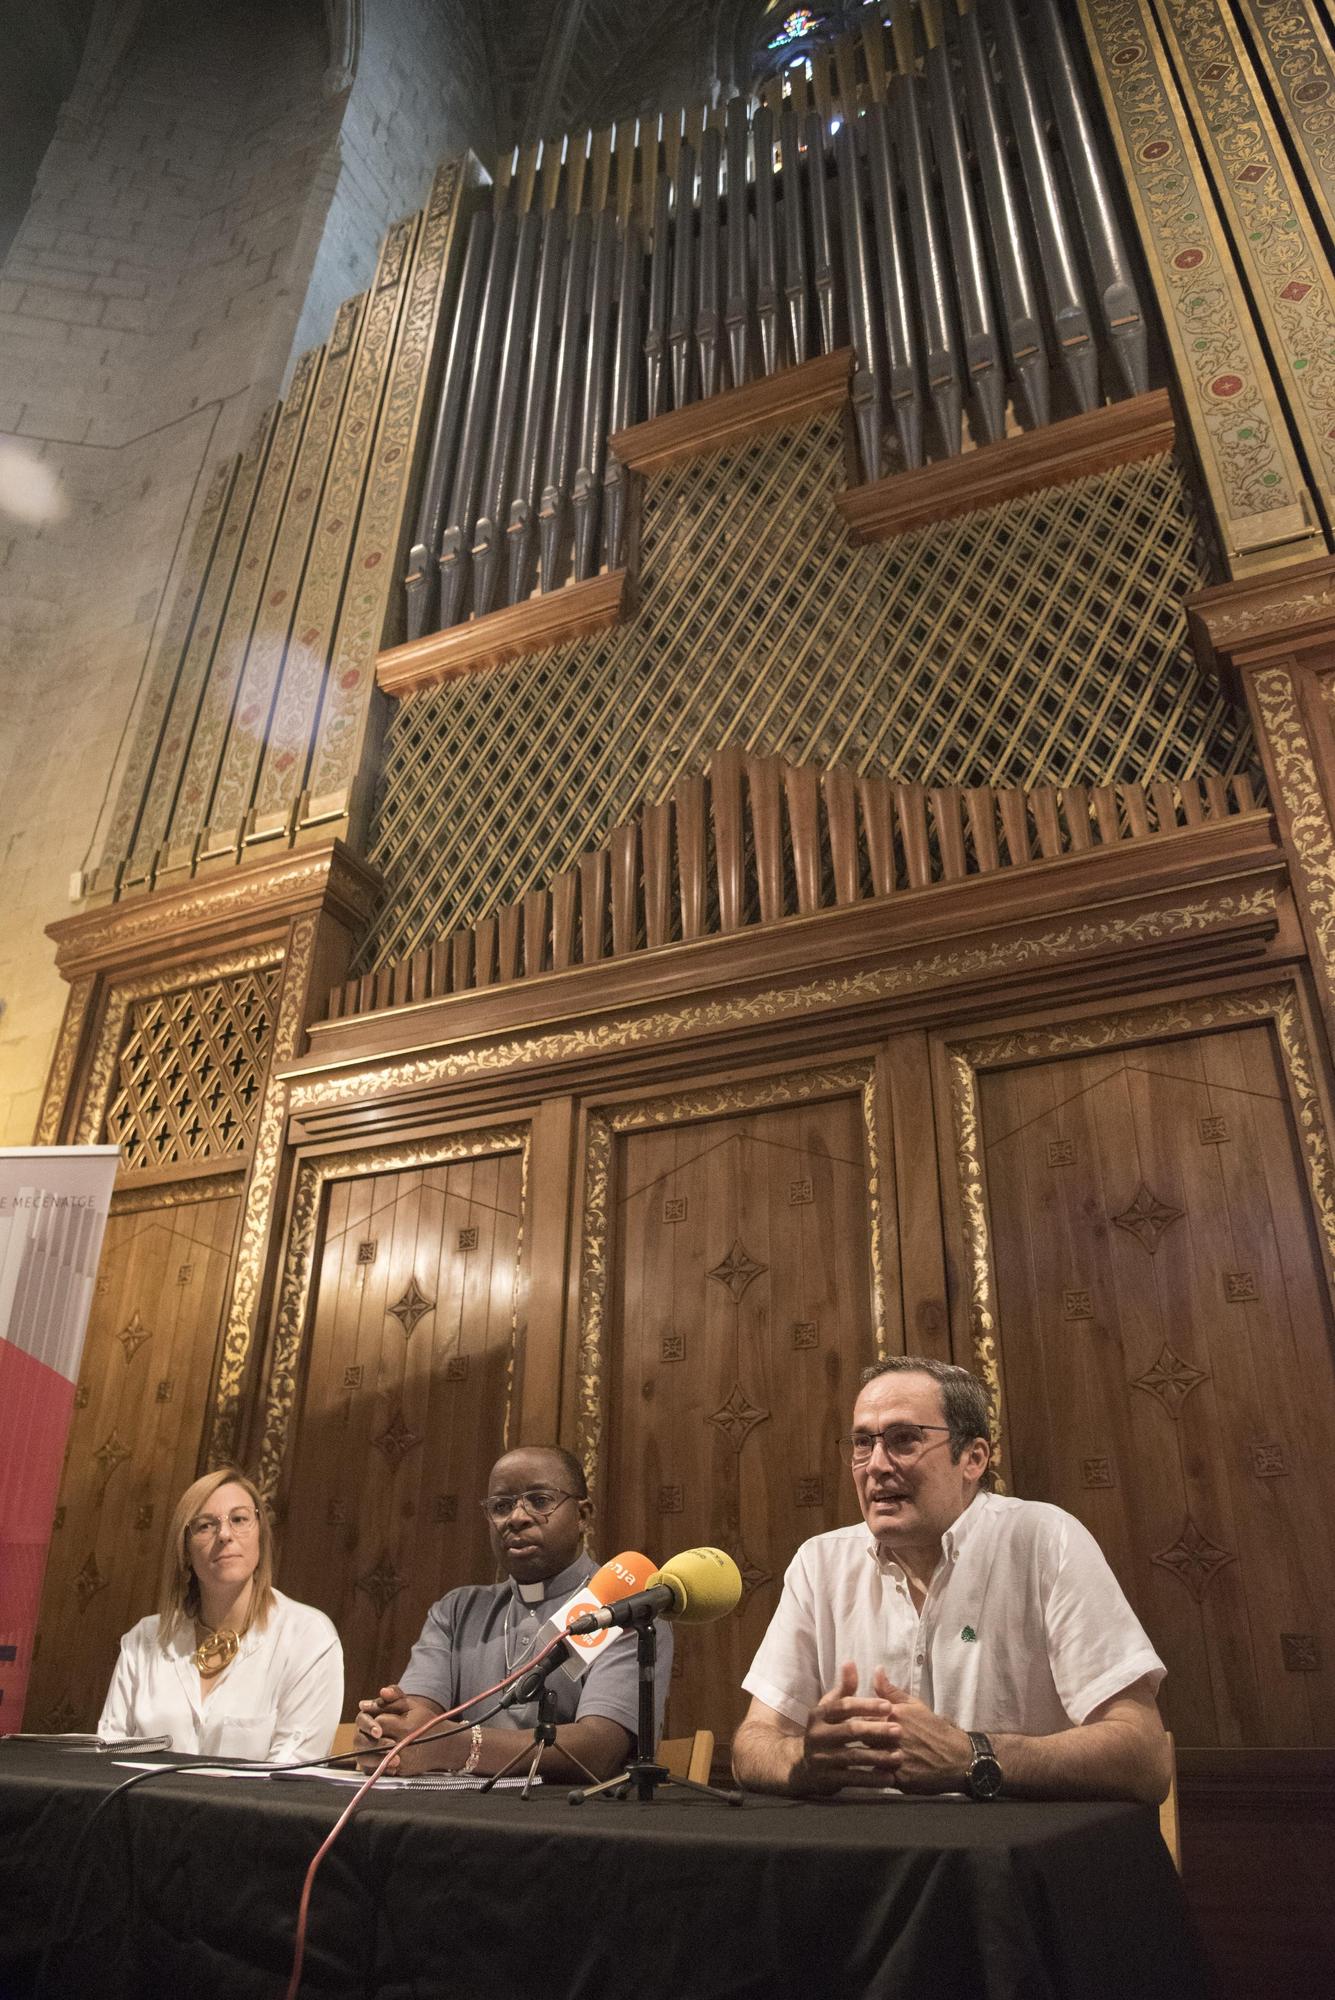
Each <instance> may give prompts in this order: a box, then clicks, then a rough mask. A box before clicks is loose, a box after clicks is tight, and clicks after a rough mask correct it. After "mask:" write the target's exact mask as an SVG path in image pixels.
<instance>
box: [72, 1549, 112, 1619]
mask: <svg viewBox="0 0 1335 2000" xmlns="http://www.w3.org/2000/svg"><path fill="white" fill-rule="evenodd" d="M106 1587H107V1578H106V1577H104V1576H103V1574H102V1572H101V1570H100V1569H99V1568H98V1566H97V1557H96V1556H95V1555H94V1554H93V1553H92V1552H91V1550H90V1551H89V1553H88V1555H87V1556H86V1557H85V1558H84V1565H83V1568H82V1569H81V1570H80V1571H79V1574H78V1575H77V1576H76V1577H75V1579H74V1594H75V1596H76V1597H77V1598H78V1600H79V1609H80V1611H86V1610H87V1609H88V1607H89V1605H90V1604H91V1603H92V1601H93V1599H94V1598H95V1597H96V1596H97V1593H98V1591H99V1590H105V1589H106Z"/></svg>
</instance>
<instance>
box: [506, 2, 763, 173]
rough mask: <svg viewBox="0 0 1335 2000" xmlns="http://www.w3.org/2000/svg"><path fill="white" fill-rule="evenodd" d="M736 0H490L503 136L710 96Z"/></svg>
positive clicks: (537, 133)
mask: <svg viewBox="0 0 1335 2000" xmlns="http://www.w3.org/2000/svg"><path fill="white" fill-rule="evenodd" d="M737 11H738V6H737V0H504V4H497V3H496V0H491V4H489V5H487V7H486V29H487V34H488V37H489V41H490V47H491V54H492V62H491V68H492V74H493V76H494V78H495V83H496V96H497V116H498V121H499V123H500V125H501V128H502V139H503V142H509V143H513V142H515V141H517V140H523V139H532V138H538V137H541V136H543V135H551V136H555V135H556V134H557V133H560V132H567V131H571V130H573V129H574V128H575V127H577V126H586V125H594V126H603V125H607V124H609V123H611V121H612V120H613V119H617V118H632V117H634V116H635V115H636V114H637V113H640V112H647V111H656V110H658V109H660V108H662V107H664V106H667V105H671V104H681V103H685V102H689V101H691V100H693V99H694V100H698V99H700V98H702V97H704V96H706V95H708V93H709V91H710V88H711V85H712V83H713V80H714V77H715V73H716V66H717V65H716V46H717V39H718V33H719V27H720V22H721V20H724V19H726V20H729V21H730V20H731V17H732V16H733V15H735V14H736V13H737Z"/></svg>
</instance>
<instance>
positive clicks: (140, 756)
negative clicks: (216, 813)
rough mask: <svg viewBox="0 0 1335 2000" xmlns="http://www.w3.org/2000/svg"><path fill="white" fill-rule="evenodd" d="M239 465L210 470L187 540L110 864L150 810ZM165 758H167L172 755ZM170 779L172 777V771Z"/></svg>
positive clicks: (111, 832) (110, 833)
mask: <svg viewBox="0 0 1335 2000" xmlns="http://www.w3.org/2000/svg"><path fill="white" fill-rule="evenodd" d="M239 463H240V461H239V460H238V459H236V458H223V459H219V461H218V463H217V465H215V466H214V468H213V474H212V477H211V478H210V481H209V486H208V491H207V493H206V494H205V496H204V505H203V507H202V508H201V509H200V515H199V520H198V521H197V522H196V524H195V532H194V534H193V536H192V537H191V541H190V554H189V557H188V559H187V563H186V568H185V573H184V575H183V576H182V578H181V582H180V587H179V589H178V590H177V593H176V599H175V602H174V603H173V605H172V610H171V616H170V618H169V620H168V623H167V626H166V629H165V630H164V632H163V635H162V640H161V643H160V644H159V645H158V646H157V647H156V648H155V649H154V656H153V665H152V667H151V669H150V670H149V676H148V687H147V690H146V693H145V697H144V705H143V708H142V710H141V711H140V714H139V716H138V718H137V720H136V722H135V733H134V740H133V743H132V744H131V747H130V756H129V762H128V763H127V764H126V767H125V775H124V777H123V778H122V779H121V787H120V792H119V794H118V796H117V801H116V811H115V814H114V815H113V817H112V821H111V825H110V826H109V827H108V829H107V837H106V841H105V843H104V845H103V849H102V852H103V855H104V857H105V858H106V860H107V861H109V862H111V863H113V864H114V863H115V862H117V861H121V860H123V859H124V858H125V857H126V856H127V855H128V854H129V852H130V848H131V845H132V844H134V841H135V827H136V825H137V824H138V823H139V821H140V818H141V816H142V815H143V814H144V813H145V812H146V811H147V810H148V804H149V801H148V799H147V798H146V797H145V794H146V792H147V791H148V790H149V787H150V786H151V784H152V781H153V778H154V776H155V775H156V766H157V762H158V753H159V747H160V743H161V735H162V730H163V726H164V724H165V722H166V718H167V712H168V709H169V707H170V705H171V703H172V702H173V701H174V699H175V697H176V677H177V670H178V669H179V667H180V666H181V664H182V656H183V655H184V653H185V649H186V647H187V646H188V645H189V643H190V634H191V628H192V626H193V624H194V620H195V610H196V606H197V605H198V603H199V599H200V595H201V593H202V591H203V589H204V585H205V580H206V578H207V577H208V575H209V573H210V565H211V564H212V561H213V554H214V548H215V545H216V543H217V540H218V532H219V529H220V528H221V526H222V520H223V510H224V508H225V506H226V504H227V498H228V495H229V494H230V492H231V490H232V480H233V478H234V476H235V474H236V471H237V468H238V465H239ZM167 756H168V757H169V756H170V752H168V753H167ZM172 775H173V776H174V775H175V770H174V767H173V772H172ZM163 790H164V791H166V792H167V793H168V796H170V788H169V786H167V785H164V787H163Z"/></svg>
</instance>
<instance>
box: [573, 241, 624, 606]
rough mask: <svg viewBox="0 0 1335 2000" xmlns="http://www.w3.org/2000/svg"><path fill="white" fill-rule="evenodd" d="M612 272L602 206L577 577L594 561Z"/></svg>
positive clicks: (579, 478)
mask: <svg viewBox="0 0 1335 2000" xmlns="http://www.w3.org/2000/svg"><path fill="white" fill-rule="evenodd" d="M615 274H616V217H615V216H614V215H612V214H610V213H609V212H608V211H607V210H604V211H603V213H602V214H601V215H600V216H599V217H598V219H597V222H596V223H595V225H594V243H593V285H592V289H591V292H590V298H589V331H588V340H587V345H586V347H585V350H584V394H583V401H582V404H581V408H580V418H579V461H578V464H577V466H576V468H575V479H574V486H573V490H572V495H571V501H572V507H573V511H574V516H575V575H576V577H577V578H579V579H580V580H581V581H583V580H584V579H585V578H586V577H590V576H592V575H593V574H594V571H595V569H596V567H597V561H596V555H597V545H598V502H599V499H600V497H601V493H602V484H603V454H604V452H605V450H606V447H607V387H608V376H609V374H610V370H611V357H610V354H609V327H608V321H609V319H610V318H611V312H612V286H613V281H614V278H615Z"/></svg>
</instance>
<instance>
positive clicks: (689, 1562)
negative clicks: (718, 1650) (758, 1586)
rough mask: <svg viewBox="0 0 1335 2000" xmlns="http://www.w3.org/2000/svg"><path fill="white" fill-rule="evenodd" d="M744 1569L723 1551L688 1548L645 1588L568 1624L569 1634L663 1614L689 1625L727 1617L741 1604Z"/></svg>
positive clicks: (629, 1622) (577, 1635)
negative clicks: (741, 1569) (742, 1571)
mask: <svg viewBox="0 0 1335 2000" xmlns="http://www.w3.org/2000/svg"><path fill="white" fill-rule="evenodd" d="M741 1596H742V1573H741V1571H740V1570H739V1569H738V1567H737V1565H736V1563H735V1562H734V1561H733V1559H732V1557H731V1556H730V1555H728V1554H726V1552H725V1551H724V1550H723V1549H685V1550H683V1551H682V1553H681V1554H680V1555H679V1556H673V1557H672V1559H671V1561H670V1562H665V1563H664V1564H663V1567H662V1568H661V1569H660V1570H658V1571H656V1572H655V1574H654V1575H653V1576H651V1577H650V1578H649V1581H648V1583H647V1585H646V1586H645V1588H644V1589H643V1590H637V1591H634V1592H633V1593H632V1594H631V1595H630V1596H628V1597H621V1598H619V1599H618V1600H617V1601H616V1602H615V1603H611V1604H606V1605H604V1606H603V1607H602V1609H601V1610H598V1611H590V1612H587V1613H586V1614H585V1616H584V1617H582V1618H577V1619H576V1620H575V1622H574V1624H573V1625H570V1626H568V1627H567V1630H566V1636H567V1638H578V1637H579V1636H580V1635H581V1634H582V1633H585V1632H600V1631H603V1630H605V1629H606V1628H608V1627H617V1626H622V1625H634V1624H638V1623H639V1622H640V1621H641V1620H645V1619H649V1618H654V1617H656V1616H657V1615H658V1614H659V1613H660V1612H661V1613H662V1615H663V1617H664V1618H680V1619H683V1620H684V1621H685V1623H686V1624H688V1625H705V1624H707V1623H708V1622H709V1620H710V1619H711V1618H722V1617H723V1616H724V1615H725V1614H726V1613H727V1612H729V1611H731V1610H733V1609H734V1607H735V1606H736V1605H737V1604H739V1603H740V1602H741Z"/></svg>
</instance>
